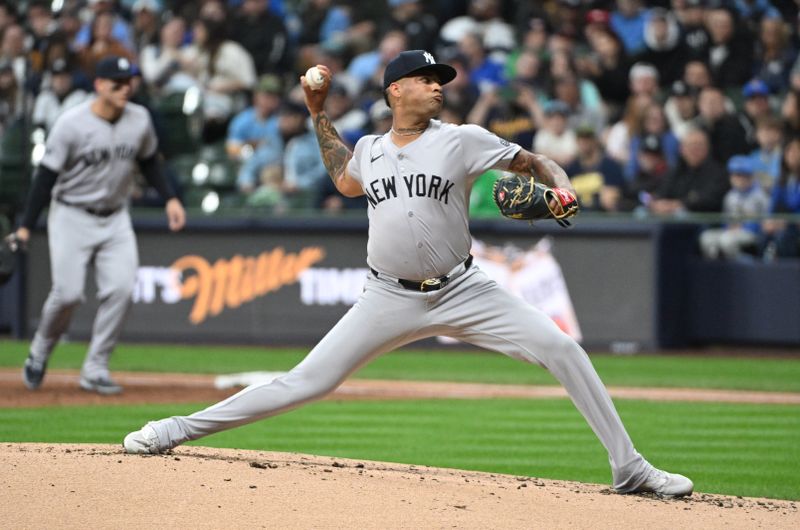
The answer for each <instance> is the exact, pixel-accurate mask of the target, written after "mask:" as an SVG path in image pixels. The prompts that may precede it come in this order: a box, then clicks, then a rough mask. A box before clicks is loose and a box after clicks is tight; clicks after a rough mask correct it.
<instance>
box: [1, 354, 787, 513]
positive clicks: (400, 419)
mask: <svg viewBox="0 0 800 530" xmlns="http://www.w3.org/2000/svg"><path fill="white" fill-rule="evenodd" d="M26 348H27V343H23V342H14V341H0V366H4V367H15V368H17V367H19V366H20V365H21V363H22V360H23V359H24V357H25V353H26ZM84 351H85V345H84V344H64V345H61V346H59V349H58V350H57V352H56V354H55V356H54V357H53V359H52V362H51V364H50V366H51V367H53V368H78V367H79V366H80V362H81V360H82V357H83V354H84ZM304 354H305V352H301V351H297V350H276V351H272V350H265V349H259V348H222V347H219V348H217V347H196V346H154V345H123V346H120V348H119V349H118V351H117V352H116V354H115V357H114V360H113V368H114V369H115V370H141V371H167V372H172V371H182V372H194V373H230V372H237V371H248V370H285V369H288V368H290V367H291V366H293V365H294V364H295V363H296V362H297V361H298V360H299V359H301V358H302V356H303V355H304ZM592 362H593V363H594V364H595V366H596V367H597V369H598V372H600V375H601V377H602V378H603V380H604V381H605V382H606V384H608V385H625V386H662V387H667V386H676V387H697V388H724V389H749V390H773V391H791V392H798V391H800V357H798V359H797V360H795V359H753V358H723V357H686V356H678V357H671V356H634V357H617V356H606V355H602V356H593V357H592ZM357 377H365V378H386V379H415V380H448V381H474V382H490V383H518V384H525V383H533V384H555V382H554V380H553V379H552V378H551V377H550V376H549V375H548V374H547V373H546V372H544V371H543V370H542V369H540V368H538V367H531V366H525V365H523V364H521V363H519V362H516V361H512V360H509V359H506V358H504V357H502V356H500V355H495V354H484V353H474V352H450V351H448V352H436V351H413V350H412V351H405V352H398V353H395V354H390V355H388V356H386V357H384V358H381V359H378V360H376V361H375V362H374V363H372V364H371V365H369V366H367V367H365V368H364V369H363V370H362V371H361V372H359V374H357ZM616 404H617V407H618V410H619V412H620V415H621V416H622V418H623V421H625V424H626V426H627V428H628V430H629V432H630V434H631V437H632V438H633V439H634V441H635V442H636V445H637V448H638V449H639V451H640V452H642V453H643V454H644V455H645V456H647V458H648V459H650V460H651V461H652V462H653V463H654V464H655V465H657V466H661V467H663V468H665V469H668V470H673V471H678V472H683V473H685V474H687V475H688V476H690V477H691V478H692V479H693V480H694V481H695V484H696V488H697V489H698V491H703V492H713V493H723V494H729V495H743V496H759V497H761V496H763V497H771V498H782V499H800V481H798V480H797V474H798V471H800V444H798V440H800V407H798V406H790V405H736V404H716V403H659V402H646V401H628V400H617V401H616ZM202 406H205V404H189V405H184V404H181V405H175V404H171V405H147V406H113V407H111V406H109V407H53V408H44V409H0V440H2V441H14V442H22V441H36V442H80V443H119V442H120V441H121V439H122V437H123V436H124V435H125V434H126V433H127V432H128V431H130V430H132V429H135V428H138V427H139V426H140V425H141V424H143V423H144V422H145V421H147V420H151V419H156V418H160V417H164V416H169V415H174V414H187V413H190V412H193V411H195V410H197V409H198V408H200V407H202ZM195 443H196V444H197V445H205V446H214V447H237V448H248V449H260V450H274V451H295V452H303V453H312V454H319V455H330V456H339V457H346V458H354V459H368V460H385V461H392V462H403V463H412V464H423V465H431V466H442V467H452V468H460V469H473V470H481V471H492V472H501V473H511V474H519V475H529V476H537V477H543V478H553V479H568V480H578V481H584V482H597V483H605V484H608V483H609V481H610V473H609V468H608V462H607V457H606V454H605V451H604V450H603V448H602V446H601V445H600V443H599V442H598V441H597V439H596V438H595V437H594V435H593V433H592V432H591V430H590V429H589V427H588V426H587V425H586V423H585V422H584V420H583V418H582V417H581V416H580V415H579V414H578V412H577V411H576V410H575V408H574V407H573V406H572V404H571V402H570V401H568V400H566V399H555V400H526V399H489V400H425V401H380V402H346V401H323V402H319V403H314V404H311V405H308V406H306V407H303V408H301V409H299V410H296V411H293V412H290V413H288V414H284V415H282V416H279V417H276V418H272V419H269V420H266V421H261V422H257V423H254V424H252V425H248V426H246V427H241V428H238V429H234V430H231V431H227V432H223V433H219V434H216V435H214V436H210V437H208V438H205V439H203V440H200V441H198V442H195Z"/></svg>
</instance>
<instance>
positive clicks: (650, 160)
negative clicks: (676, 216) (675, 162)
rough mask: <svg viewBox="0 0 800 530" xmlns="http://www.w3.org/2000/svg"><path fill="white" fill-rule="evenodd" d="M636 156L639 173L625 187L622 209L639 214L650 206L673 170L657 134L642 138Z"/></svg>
mask: <svg viewBox="0 0 800 530" xmlns="http://www.w3.org/2000/svg"><path fill="white" fill-rule="evenodd" d="M634 156H636V158H637V160H638V164H637V171H636V174H635V175H634V176H633V179H631V181H630V182H628V184H627V185H626V187H625V193H624V195H623V198H622V201H621V209H622V210H635V211H637V212H639V211H640V209H643V208H644V209H646V208H647V207H648V206H649V204H650V201H651V200H652V197H653V194H655V193H656V192H657V191H658V190H659V189H660V188H661V187H662V186H664V183H665V182H666V179H667V176H668V175H669V173H670V170H671V168H670V166H669V164H668V163H667V159H666V157H665V156H664V151H663V149H662V148H661V139H660V138H659V137H658V136H657V135H655V134H648V135H646V136H644V137H643V138H642V141H641V142H639V150H638V151H637V152H636V153H635V154H634Z"/></svg>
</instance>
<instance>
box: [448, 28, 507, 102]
mask: <svg viewBox="0 0 800 530" xmlns="http://www.w3.org/2000/svg"><path fill="white" fill-rule="evenodd" d="M458 51H459V52H460V53H461V54H462V55H463V56H464V57H465V58H466V59H467V61H468V68H469V79H470V81H471V82H472V83H473V84H475V86H477V87H478V89H479V90H480V91H481V92H482V91H484V90H489V89H490V87H492V86H505V85H506V77H505V73H504V71H503V64H502V63H499V62H496V61H495V60H493V59H492V58H491V57H489V56H488V55H487V53H486V49H485V48H484V46H483V42H482V41H481V36H480V35H479V34H478V33H467V34H466V35H464V36H463V37H462V38H461V40H460V41H458Z"/></svg>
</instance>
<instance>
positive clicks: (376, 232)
mask: <svg viewBox="0 0 800 530" xmlns="http://www.w3.org/2000/svg"><path fill="white" fill-rule="evenodd" d="M519 150H520V147H519V146H517V145H513V144H509V143H508V142H506V141H504V140H501V139H500V138H498V137H496V136H495V135H493V134H491V133H489V132H487V131H485V130H483V129H481V128H480V127H477V126H473V125H462V126H454V125H446V124H442V123H440V122H438V121H435V120H434V121H431V123H430V126H429V127H428V129H427V130H426V131H425V132H424V133H423V134H422V135H421V136H420V137H418V138H417V139H416V140H414V141H413V142H411V143H409V144H408V145H406V146H404V147H398V146H396V145H395V144H394V143H393V142H392V140H391V138H390V137H389V136H388V135H385V136H382V137H376V136H368V137H366V138H363V139H362V140H360V141H359V142H358V144H357V145H356V148H355V152H354V157H353V159H352V161H351V162H350V165H349V166H348V172H349V173H350V174H351V175H352V176H353V178H356V179H358V180H359V181H360V182H361V184H362V187H363V189H364V192H365V193H366V194H367V199H368V201H369V206H368V208H369V221H370V229H369V249H368V254H369V264H370V266H371V267H372V268H373V269H374V270H375V272H374V273H371V274H369V275H368V277H367V281H366V285H365V287H364V291H363V292H362V294H361V296H360V297H359V299H358V301H357V302H356V304H355V305H354V306H353V307H352V308H351V309H350V310H349V311H348V312H347V314H346V315H345V316H344V317H343V318H342V319H341V320H340V321H339V322H338V323H337V324H336V326H334V327H333V329H331V331H330V332H328V334H327V335H326V336H325V337H324V338H323V339H322V341H320V343H319V344H317V346H316V347H315V348H314V349H313V350H312V351H311V352H310V353H309V354H308V356H307V357H306V358H305V359H304V360H303V361H302V362H301V363H300V364H298V365H297V366H296V367H294V368H293V369H292V370H291V371H290V372H288V373H287V374H285V375H282V376H280V377H278V378H277V379H275V380H274V381H272V382H269V383H261V384H255V385H251V386H249V387H247V388H245V389H244V390H242V391H241V392H239V393H237V394H235V395H234V396H231V397H230V398H228V399H226V400H224V401H221V402H220V403H217V404H216V405H212V406H211V407H209V408H207V409H205V410H201V411H199V412H196V413H194V414H191V415H189V416H175V417H172V418H167V419H163V420H160V421H156V422H151V423H150V424H149V425H150V427H151V428H152V429H153V430H154V431H155V435H156V437H157V447H155V449H156V450H158V451H163V450H166V449H169V448H171V447H174V446H176V445H178V444H180V443H183V442H185V441H187V440H194V439H197V438H200V437H202V436H206V435H208V434H211V433H215V432H218V431H222V430H225V429H229V428H232V427H235V426H237V425H243V424H246V423H250V422H253V421H255V420H258V419H261V418H266V417H269V416H273V415H275V414H279V413H281V412H285V411H287V410H290V409H292V408H295V407H297V406H299V405H301V404H303V403H306V402H309V401H312V400H315V399H319V398H321V397H322V396H324V395H326V394H327V393H329V392H330V391H332V390H333V389H335V388H336V387H337V386H338V385H339V384H340V383H341V382H342V381H344V379H345V378H346V377H347V376H348V375H350V374H351V373H353V372H354V371H356V370H357V369H358V368H360V367H361V366H363V365H364V364H366V363H367V362H369V361H370V360H372V359H374V358H375V357H377V356H379V355H381V354H383V353H386V352H388V351H391V350H394V349H396V348H399V347H400V346H403V345H405V344H409V343H411V342H414V341H416V340H419V339H424V338H427V337H432V336H436V335H448V336H451V337H454V338H456V339H459V340H461V341H464V342H468V343H470V344H474V345H476V346H478V347H480V348H485V349H488V350H494V351H498V352H501V353H503V354H505V355H507V356H509V357H512V358H515V359H519V360H521V361H525V362H528V363H535V364H538V365H541V366H543V367H545V368H546V369H547V370H549V371H550V372H551V373H552V374H553V376H554V377H555V378H556V379H558V381H559V382H560V383H561V384H562V385H563V386H564V388H565V389H566V390H567V392H568V393H569V396H570V398H571V399H572V400H573V402H574V403H575V406H576V407H577V408H578V410H580V412H581V413H582V414H583V415H584V417H585V418H586V420H587V422H588V423H589V425H590V426H591V428H592V429H593V430H594V432H595V434H596V435H597V437H598V438H599V439H600V441H601V442H602V444H603V445H604V447H605V448H606V450H607V451H608V455H609V461H610V463H611V469H612V475H613V482H614V487H615V488H616V489H617V490H618V491H621V492H626V491H633V490H634V489H635V488H636V487H638V486H639V485H640V484H642V483H643V482H644V481H645V480H646V478H647V476H648V473H649V472H650V471H651V470H652V469H653V468H652V466H651V465H650V464H649V463H648V462H647V461H646V460H645V459H644V458H643V457H642V456H641V455H640V454H639V453H638V452H637V451H636V450H635V448H634V446H633V443H632V442H631V439H630V437H629V436H628V434H627V432H626V431H625V428H624V426H623V425H622V422H621V421H620V418H619V416H618V415H617V412H616V410H615V409H614V405H613V403H612V402H611V399H610V397H609V396H608V392H607V391H606V389H605V387H604V386H603V383H602V382H601V381H600V378H599V377H598V376H597V373H596V372H595V370H594V368H593V367H592V364H591V362H590V361H589V358H588V356H587V355H586V353H585V352H584V351H583V349H582V348H581V347H580V346H579V345H578V344H577V343H576V342H575V341H574V340H572V339H571V338H570V337H569V336H568V335H566V334H565V333H564V332H562V331H561V330H560V329H559V328H558V326H556V324H555V323H554V322H553V321H552V319H550V318H549V317H547V316H546V315H545V314H543V313H542V312H541V311H539V310H537V309H535V308H534V307H533V306H531V305H530V304H528V303H527V302H525V301H524V300H522V299H520V298H519V297H516V296H514V295H512V294H510V293H509V292H508V291H506V290H504V289H503V288H501V287H499V286H498V285H497V283H496V282H494V281H492V280H491V279H489V277H488V276H486V274H485V273H484V272H483V271H482V270H480V269H479V268H478V267H477V266H476V265H474V264H472V265H471V266H469V263H470V261H469V260H467V261H466V263H465V259H466V258H467V257H468V255H469V249H470V240H471V237H470V234H469V228H468V224H467V212H468V197H469V193H470V187H471V186H472V183H473V182H474V180H475V178H476V176H477V175H479V174H481V173H483V172H484V171H486V170H488V169H490V168H507V167H508V164H509V161H511V160H512V159H513V158H514V156H515V155H516V154H517V153H518V151H519ZM445 274H446V275H447V278H446V281H439V282H438V283H437V288H436V289H435V290H430V291H421V290H420V286H419V285H417V286H416V287H414V286H413V285H409V283H410V282H402V283H401V282H399V281H398V279H403V280H421V279H432V278H435V277H439V276H442V275H445Z"/></svg>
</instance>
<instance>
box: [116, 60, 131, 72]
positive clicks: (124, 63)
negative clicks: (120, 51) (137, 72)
mask: <svg viewBox="0 0 800 530" xmlns="http://www.w3.org/2000/svg"><path fill="white" fill-rule="evenodd" d="M130 67H131V63H129V62H128V60H127V59H126V58H124V57H120V59H119V61H117V68H119V69H120V70H127V69H128V68H130Z"/></svg>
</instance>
